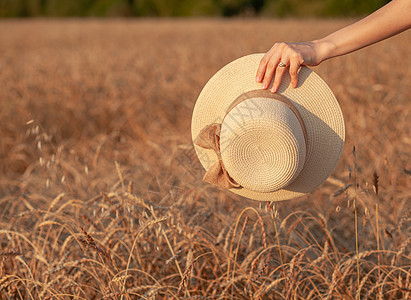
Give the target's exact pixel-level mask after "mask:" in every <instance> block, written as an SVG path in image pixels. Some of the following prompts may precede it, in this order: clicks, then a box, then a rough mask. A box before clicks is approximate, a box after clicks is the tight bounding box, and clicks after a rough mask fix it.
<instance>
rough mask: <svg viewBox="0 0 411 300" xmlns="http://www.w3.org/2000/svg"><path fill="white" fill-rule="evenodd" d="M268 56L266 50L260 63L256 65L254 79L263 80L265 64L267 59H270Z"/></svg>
mask: <svg viewBox="0 0 411 300" xmlns="http://www.w3.org/2000/svg"><path fill="white" fill-rule="evenodd" d="M269 56H270V54H269V52H267V53H266V54H265V55H264V56H263V58H262V59H261V60H260V64H259V65H258V69H257V75H256V77H255V80H256V81H257V82H261V81H263V78H264V75H265V71H266V69H267V64H268V61H269V60H270V59H269Z"/></svg>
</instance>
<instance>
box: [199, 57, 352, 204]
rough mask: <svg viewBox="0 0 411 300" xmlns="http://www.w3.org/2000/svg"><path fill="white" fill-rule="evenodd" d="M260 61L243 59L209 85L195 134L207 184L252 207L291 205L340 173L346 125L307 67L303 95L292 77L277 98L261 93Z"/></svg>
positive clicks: (323, 85) (201, 101) (302, 75)
mask: <svg viewBox="0 0 411 300" xmlns="http://www.w3.org/2000/svg"><path fill="white" fill-rule="evenodd" d="M262 57H263V54H252V55H248V56H244V57H241V58H239V59H237V60H235V61H233V62H231V63H229V64H228V65H226V66H225V67H223V68H222V69H221V70H219V71H218V72H217V73H216V74H215V75H214V76H213V77H212V78H211V79H210V80H209V81H208V82H207V84H206V85H205V86H204V88H203V90H202V91H201V93H200V95H199V97H198V99H197V102H196V104H195V107H194V111H193V117H192V127H191V133H192V137H193V143H194V147H195V150H196V153H197V156H198V158H199V160H200V162H201V164H202V165H203V167H204V168H205V169H206V170H207V171H206V173H205V175H204V181H206V182H209V183H212V184H215V185H217V186H220V187H222V188H226V189H229V190H230V191H232V192H234V193H236V194H239V195H242V196H244V197H247V198H250V199H255V200H261V201H280V200H287V199H292V198H295V197H299V196H302V195H304V194H306V193H308V192H310V191H312V190H313V189H314V188H315V187H317V186H318V185H320V184H321V183H322V182H323V181H324V180H325V179H327V177H328V176H329V175H330V174H331V172H332V171H333V170H334V168H335V166H336V165H337V163H338V161H339V159H340V156H341V152H342V149H343V146H344V138H345V128H344V118H343V115H342V112H341V108H340V106H339V104H338V102H337V100H336V98H335V96H334V95H333V93H332V91H331V90H330V88H329V87H328V86H327V84H326V83H325V82H324V81H323V80H322V79H321V78H320V77H319V76H318V75H317V74H315V73H314V72H313V71H312V70H310V69H309V68H307V67H304V66H303V67H301V69H300V71H299V75H298V86H297V88H295V89H294V88H291V87H289V83H290V77H289V74H288V72H286V73H285V75H284V77H283V79H282V82H281V85H280V87H279V89H278V91H277V93H275V94H272V93H271V92H269V91H268V90H262V89H261V84H260V83H256V81H255V74H256V73H257V68H258V65H259V63H260V60H261V58H262ZM269 88H270V87H269Z"/></svg>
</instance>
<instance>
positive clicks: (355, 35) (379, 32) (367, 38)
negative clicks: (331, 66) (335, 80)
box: [313, 0, 411, 61]
mask: <svg viewBox="0 0 411 300" xmlns="http://www.w3.org/2000/svg"><path fill="white" fill-rule="evenodd" d="M409 28H411V0H393V1H391V2H390V3H388V4H387V5H385V6H383V7H382V8H380V9H379V10H377V11H375V12H374V13H372V14H371V15H369V16H367V17H366V18H364V19H362V20H360V21H358V22H356V23H354V24H351V25H349V26H347V27H344V28H342V29H340V30H338V31H336V32H334V33H332V34H330V35H328V36H326V37H324V38H322V39H320V40H316V41H313V43H315V44H316V46H317V48H318V53H319V56H320V61H324V60H326V59H329V58H332V57H335V56H340V55H344V54H347V53H350V52H353V51H355V50H358V49H360V48H363V47H366V46H368V45H370V44H373V43H377V42H379V41H381V40H384V39H386V38H389V37H391V36H393V35H395V34H397V33H400V32H402V31H404V30H407V29H409Z"/></svg>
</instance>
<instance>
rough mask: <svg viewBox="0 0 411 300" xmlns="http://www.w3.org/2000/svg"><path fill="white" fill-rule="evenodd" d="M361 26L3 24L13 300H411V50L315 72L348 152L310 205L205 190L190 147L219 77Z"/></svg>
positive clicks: (0, 209) (2, 224)
mask: <svg viewBox="0 0 411 300" xmlns="http://www.w3.org/2000/svg"><path fill="white" fill-rule="evenodd" d="M352 21H353V20H302V21H297V20H282V21H278V20H269V19H261V20H258V19H230V20H223V19H185V20H184V19H176V20H170V19H161V20H157V19H141V20H135V19H107V20H103V19H83V20H81V19H68V20H53V19H50V20H36V19H34V20H3V21H0V50H1V51H0V66H1V71H0V115H1V122H0V299H409V297H410V296H411V268H410V267H411V227H410V224H411V214H410V211H411V200H410V199H411V191H410V187H411V151H410V148H411V126H410V119H411V115H410V109H411V102H410V92H411V58H410V56H409V45H410V44H411V35H410V33H409V32H408V33H403V34H401V35H399V36H396V37H394V38H391V39H389V40H387V41H384V42H381V43H379V44H376V45H373V46H371V47H368V48H366V49H362V50H360V51H358V52H356V53H352V54H350V55H347V56H344V57H339V58H335V59H332V60H329V61H326V62H324V63H322V64H321V65H320V66H318V67H315V68H314V70H315V71H316V72H317V73H319V75H320V76H321V77H322V78H323V79H324V80H325V81H326V82H327V83H328V84H329V86H330V87H331V89H332V90H333V91H334V93H335V95H336V97H337V99H338V100H339V102H340V105H341V107H342V110H343V114H344V117H345V122H346V144H345V148H344V152H343V156H342V158H341V161H340V162H339V164H338V166H337V168H336V170H335V171H334V173H333V174H332V176H331V177H330V178H329V179H328V180H327V181H326V182H325V183H323V184H322V185H321V186H320V187H319V188H317V189H316V190H315V191H313V192H312V193H311V194H309V195H307V196H304V197H302V198H300V199H295V200H291V201H286V202H278V203H260V202H257V201H252V200H248V199H245V198H241V197H240V196H237V195H234V194H232V193H229V192H227V191H224V190H221V189H218V188H216V187H213V186H210V185H208V184H205V183H203V182H202V181H201V178H202V175H203V171H202V169H201V165H200V163H199V161H198V160H197V158H196V157H195V155H194V152H193V148H192V144H191V136H190V123H191V112H192V109H193V107H194V104H195V100H196V98H197V96H198V94H199V92H200V91H201V89H202V87H203V86H204V84H205V83H206V82H207V80H208V79H209V78H210V77H211V76H212V75H213V74H214V73H215V72H216V71H217V70H218V69H219V68H221V67H223V66H224V65H225V64H227V63H228V62H230V61H232V60H234V59H236V58H238V57H240V56H243V55H247V54H251V53H256V52H265V51H267V50H268V49H269V48H270V47H271V45H272V44H273V43H274V42H275V41H300V40H310V39H313V38H318V37H321V36H322V35H325V34H327V33H330V32H331V31H333V30H336V29H338V28H340V27H342V26H344V25H346V24H349V23H350V22H352Z"/></svg>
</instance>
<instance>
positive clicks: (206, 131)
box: [194, 123, 240, 189]
mask: <svg viewBox="0 0 411 300" xmlns="http://www.w3.org/2000/svg"><path fill="white" fill-rule="evenodd" d="M220 133H221V124H218V123H212V124H210V125H207V126H206V127H204V128H203V129H202V130H201V131H200V133H199V134H198V136H197V137H196V138H195V139H194V144H196V145H197V146H199V147H201V148H204V149H212V150H214V152H215V153H216V154H217V157H218V161H216V162H215V163H214V164H212V165H211V167H210V168H209V169H208V170H207V171H206V173H205V175H204V177H203V181H205V182H208V183H211V184H214V185H216V186H219V187H222V188H225V189H231V188H238V187H240V185H239V184H238V183H237V182H236V181H235V180H234V179H232V178H231V177H230V175H228V172H227V170H226V169H225V167H224V165H223V161H222V158H221V151H220Z"/></svg>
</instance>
